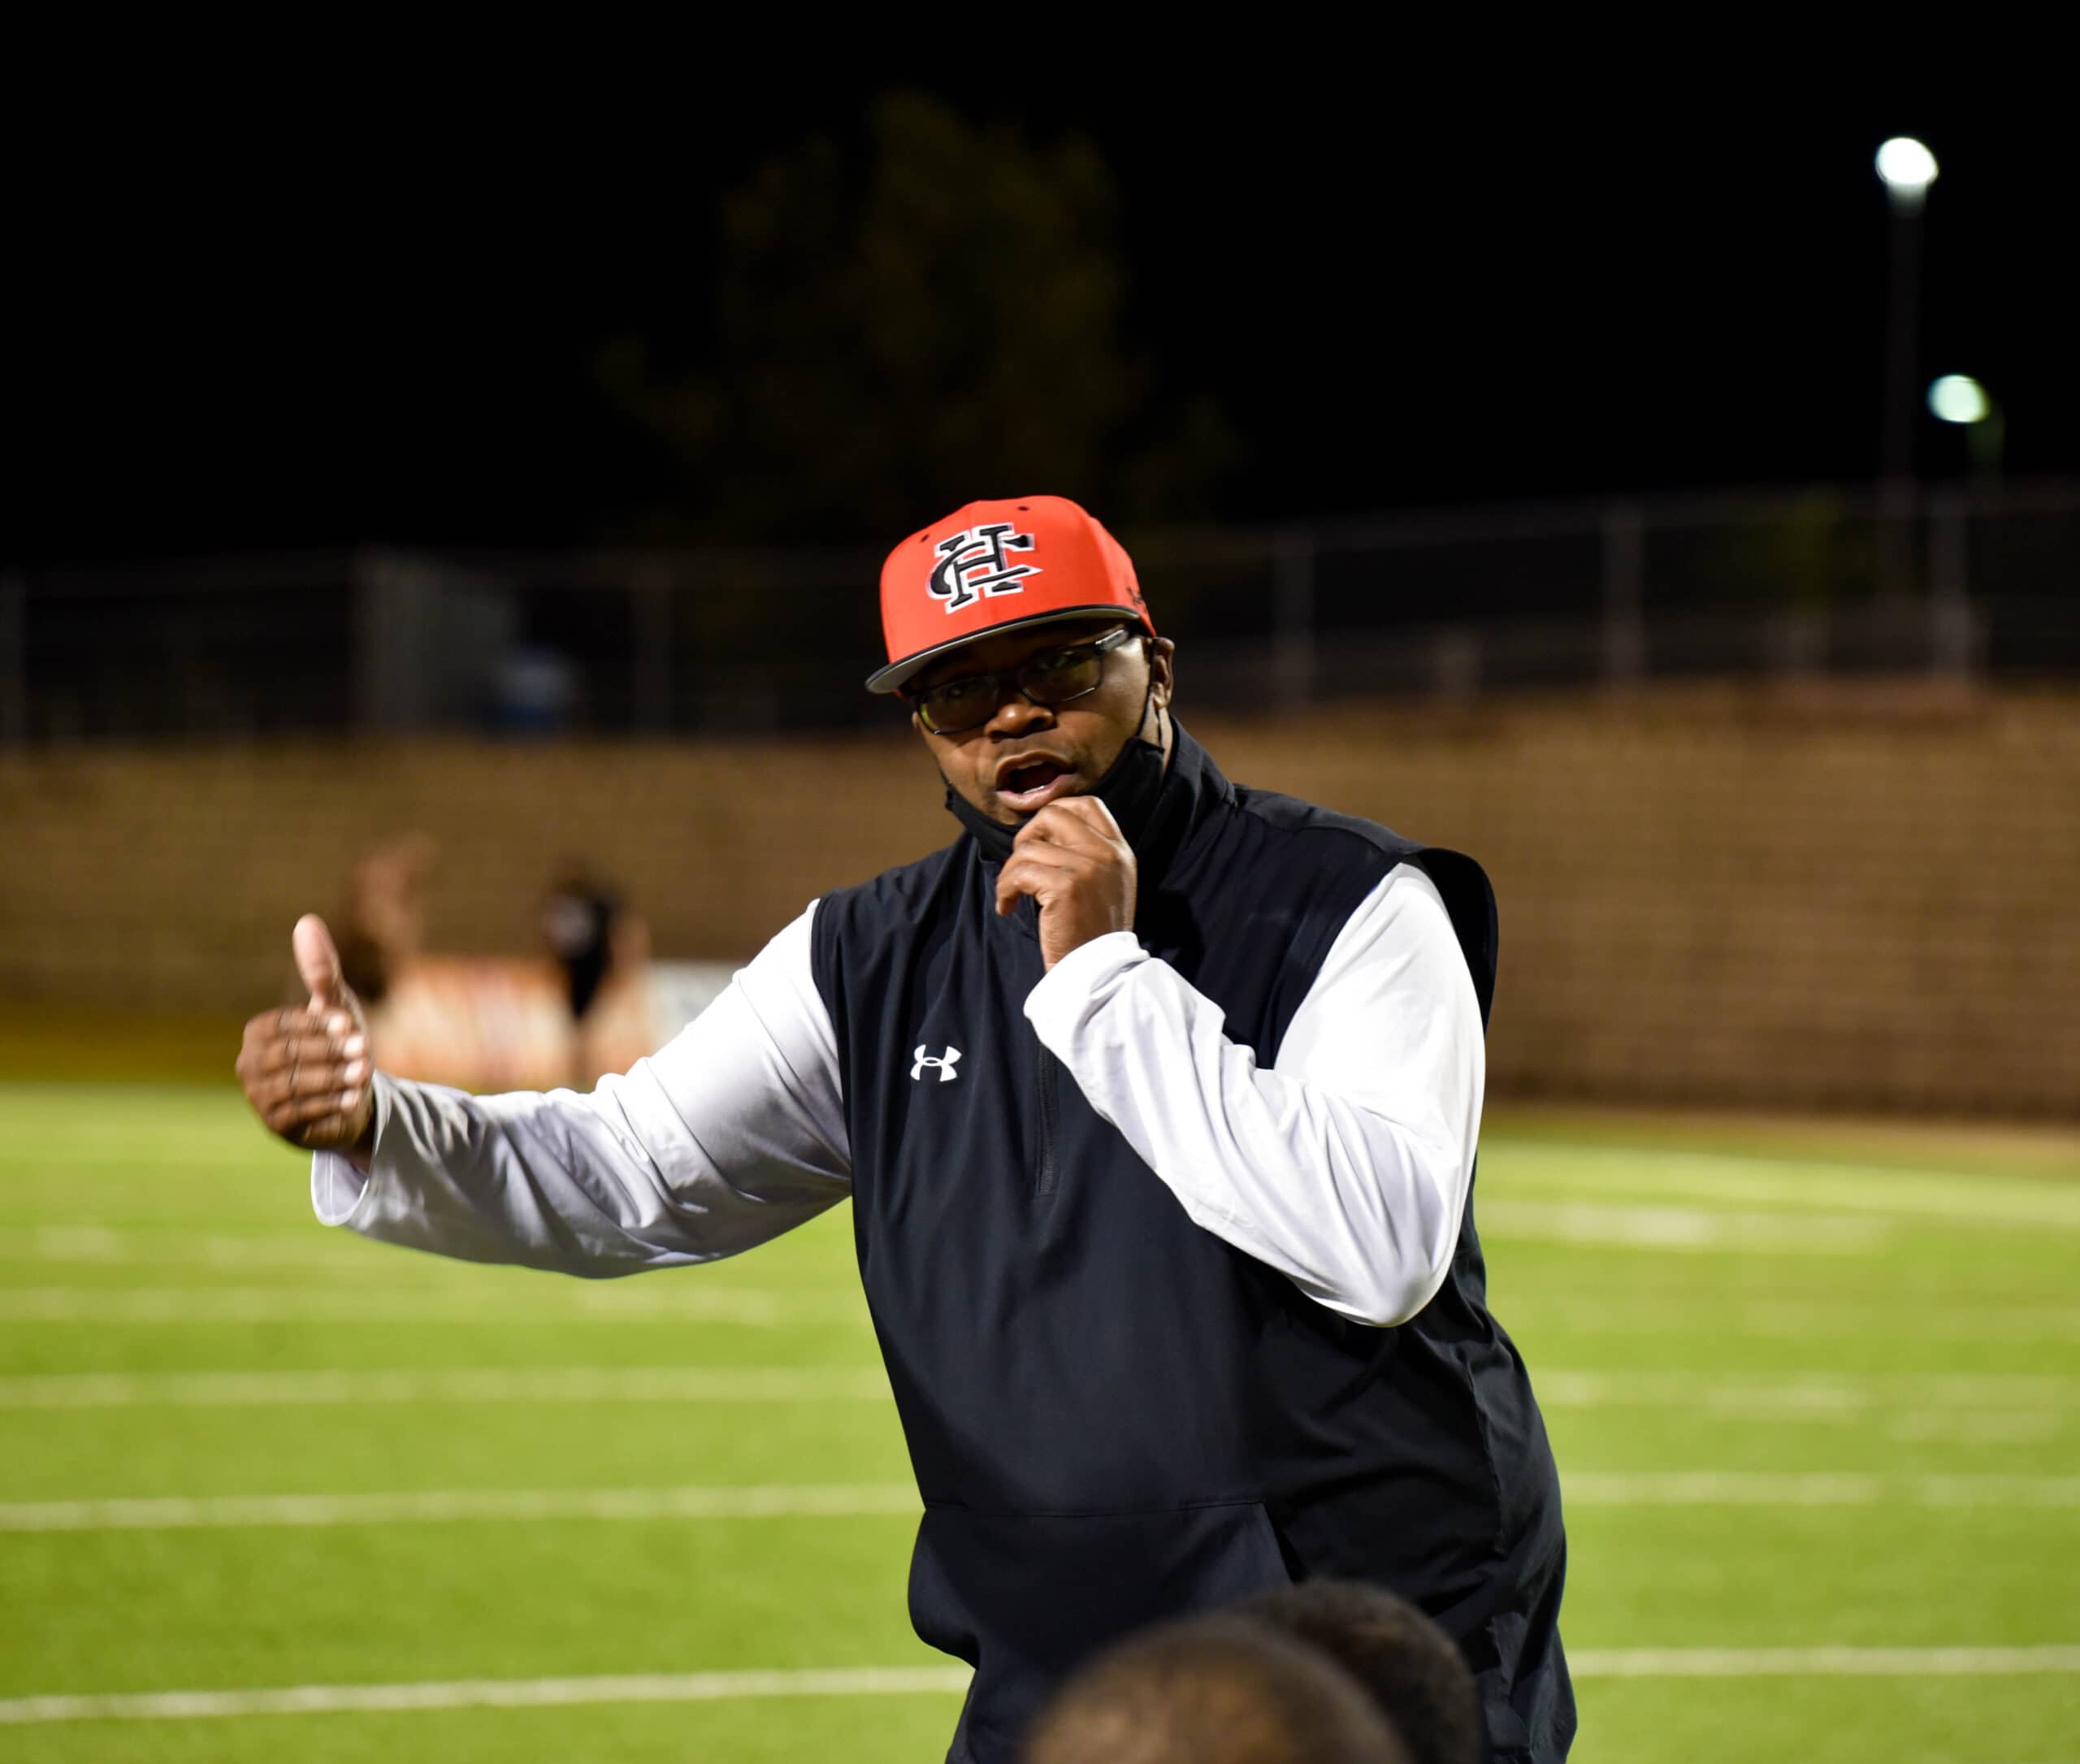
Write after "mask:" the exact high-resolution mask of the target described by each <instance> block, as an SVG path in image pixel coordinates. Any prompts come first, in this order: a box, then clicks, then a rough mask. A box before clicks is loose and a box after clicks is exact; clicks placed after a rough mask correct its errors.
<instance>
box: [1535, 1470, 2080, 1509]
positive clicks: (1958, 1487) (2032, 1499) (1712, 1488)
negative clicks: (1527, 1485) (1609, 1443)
mask: <svg viewBox="0 0 2080 1764" xmlns="http://www.w3.org/2000/svg"><path fill="white" fill-rule="evenodd" d="M1560 1492H1561V1497H1562V1500H1563V1501H1564V1502H1566V1504H1567V1505H1568V1506H1945V1507H1949V1506H2000V1507H2012V1506H2030V1507H2046V1506H2052V1507H2062V1506H2080V1476H2000V1475H1987V1476H1868V1475H1864V1474H1861V1473H1858V1472H1853V1471H1852V1472H1848V1473H1844V1474H1830V1473H1827V1472H1824V1471H1822V1472H1818V1473H1813V1474H1798V1473H1779V1472H1775V1471H1725V1470H1700V1471H1662V1472H1646V1473H1633V1472H1627V1471H1615V1472H1606V1471H1579V1472H1575V1473H1573V1474H1570V1473H1567V1472H1566V1471H1562V1476H1561V1479H1560Z"/></svg>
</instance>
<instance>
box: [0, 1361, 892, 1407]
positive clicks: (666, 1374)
mask: <svg viewBox="0 0 2080 1764" xmlns="http://www.w3.org/2000/svg"><path fill="white" fill-rule="evenodd" d="M888 1400H889V1390H888V1378H887V1376H886V1374H885V1373H884V1372H882V1370H881V1368H880V1367H877V1366H873V1367H817V1366H808V1367H792V1366H764V1367H756V1366H754V1367H699V1366H688V1367H678V1366H634V1367H615V1366H575V1367H511V1368H507V1367H486V1368H483V1369H473V1370H456V1371H444V1372H443V1371H416V1370H414V1371H399V1372H140V1373H128V1372H53V1373H46V1374H40V1375H39V1374H28V1375H24V1376H14V1377H6V1378H0V1409H127V1408H145V1407H165V1408H181V1409H219V1408H229V1409H240V1408H294V1407H300V1406H318V1407H330V1406H340V1405H343V1404H354V1403H417V1402H426V1403H451V1402H517V1403H529V1402H647V1403H658V1402H886V1401H888Z"/></svg>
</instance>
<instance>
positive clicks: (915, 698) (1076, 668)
mask: <svg viewBox="0 0 2080 1764" xmlns="http://www.w3.org/2000/svg"><path fill="white" fill-rule="evenodd" d="M1133 635H1134V632H1133V629H1132V627H1131V626H1122V627H1121V628H1120V629H1119V630H1117V631H1107V632H1106V633H1105V635H1103V636H1102V637H1099V638H1096V639H1093V640H1092V641H1091V642H1090V643H1087V644H1069V645H1068V647H1067V648H1061V649H1049V650H1046V651H1044V652H1042V653H1041V654H1039V655H1037V656H1029V657H1026V658H1025V661H1021V662H1020V663H1019V665H1017V666H1016V667H1015V668H1001V669H999V670H998V671H997V672H996V673H994V674H962V675H961V676H960V678H958V679H952V680H942V681H941V682H940V683H938V685H937V686H928V687H925V689H924V690H923V691H921V692H905V693H904V694H903V697H904V698H905V699H906V700H908V702H909V703H910V704H912V705H913V706H915V707H916V712H917V716H918V719H919V720H920V721H921V722H922V723H923V724H924V726H925V727H926V728H927V729H929V730H930V731H931V732H932V733H933V734H934V735H959V734H960V733H961V732H962V731H963V730H968V729H977V728H980V727H981V726H982V725H983V724H984V723H986V722H988V721H989V720H990V718H991V717H994V716H995V715H996V713H997V706H998V705H999V704H1002V703H1003V699H1004V686H1005V683H1006V682H1009V683H1010V685H1011V688H1012V691H1015V692H1016V693H1017V694H1018V695H1019V696H1020V697H1021V698H1024V699H1026V700H1029V701H1030V702H1031V703H1033V704H1045V705H1046V706H1047V707H1048V708H1049V709H1053V708H1054V707H1055V706H1056V705H1058V704H1068V702H1069V701H1070V700H1072V699H1078V698H1081V697H1083V696H1085V694H1086V693H1090V692H1094V691H1097V690H1098V687H1101V686H1103V684H1104V683H1105V657H1106V656H1107V654H1108V653H1109V652H1111V651H1112V650H1115V649H1116V648H1119V647H1120V644H1123V643H1124V642H1126V641H1127V639H1129V638H1130V637H1132V636H1133Z"/></svg>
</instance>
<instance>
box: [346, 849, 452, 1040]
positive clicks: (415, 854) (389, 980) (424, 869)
mask: <svg viewBox="0 0 2080 1764" xmlns="http://www.w3.org/2000/svg"><path fill="white" fill-rule="evenodd" d="M437 850H438V848H437V847H436V846H435V844H434V843H433V841H432V840H431V839H428V838H427V835H426V834H423V833H408V834H405V835H404V837H402V838H401V839H392V840H391V841H390V842H389V843H388V844H385V845H379V846H378V847H376V848H375V850H374V851H372V852H368V853H366V855H365V856H362V857H361V858H359V859H358V860H356V861H355V863H354V865H353V869H350V870H349V872H348V873H347V885H346V889H345V895H344V898H343V900H342V904H341V908H340V969H341V971H342V972H343V973H345V977H346V982H347V984H348V986H350V987H351V988H352V989H353V993H354V995H355V996H356V997H357V998H358V999H360V1000H361V1001H362V1003H364V1004H380V1003H382V1002H383V999H384V996H385V995H387V994H388V991H389V990H390V988H391V987H392V986H393V985H394V984H396V982H397V977H398V975H399V974H400V973H401V972H402V970H403V969H405V967H407V966H408V965H409V964H410V963H411V961H412V960H414V958H415V957H416V956H418V954H419V953H420V952H421V951H423V949H424V948H425V947H426V904H425V891H426V878H427V873H428V872H429V871H431V869H432V868H433V860H434V858H435V856H436V853H437Z"/></svg>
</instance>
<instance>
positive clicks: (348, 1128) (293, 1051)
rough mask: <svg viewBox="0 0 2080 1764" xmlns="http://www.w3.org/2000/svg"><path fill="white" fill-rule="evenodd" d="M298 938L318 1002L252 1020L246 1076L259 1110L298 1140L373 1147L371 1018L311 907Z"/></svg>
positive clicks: (243, 1061) (294, 937)
mask: <svg viewBox="0 0 2080 1764" xmlns="http://www.w3.org/2000/svg"><path fill="white" fill-rule="evenodd" d="M290 942H291V943H292V945H293V947H294V949H295V951H296V965H297V973H300V974H301V975H302V977H303V983H304V985H305V986H308V987H309V988H310V1003H309V1004H307V1005H306V1006H303V1007H302V1008H297V1007H296V1006H294V1005H288V1006H284V1008H282V1009H280V1010H278V1011H263V1012H261V1013H260V1015H259V1016H256V1017H254V1019H253V1021H251V1022H249V1023H248V1024H247V1025H245V1045H244V1046H243V1047H241V1048H240V1050H239V1054H238V1077H239V1081H240V1082H241V1084H243V1085H244V1086H245V1099H246V1101H247V1102H249V1103H251V1104H252V1105H253V1112H254V1114H256V1115H258V1116H259V1117H260V1119H261V1120H262V1121H264V1122H265V1123H266V1124H267V1127H268V1128H269V1129H271V1131H273V1132H275V1133H280V1135H281V1136H282V1138H284V1139H286V1140H287V1141H288V1142H289V1143H290V1144H291V1145H293V1146H301V1147H302V1148H303V1149H304V1150H306V1151H347V1152H353V1151H361V1152H366V1151H368V1150H369V1149H370V1147H371V1146H372V1145H373V1143H374V1142H375V1091H374V1089H373V1087H372V1086H371V1083H370V1079H371V1077H372V1076H373V1073H374V1068H373V1067H372V1066H371V1064H370V1062H369V1055H368V1025H367V1024H366V1021H364V1020H363V1018H362V1013H361V1004H360V1003H359V1001H358V999H355V997H354V995H353V993H351V992H350V991H349V990H347V982H346V977H345V975H344V974H342V973H340V952H339V951H338V950H337V949H336V948H334V947H333V945H332V933H331V932H330V931H328V930H326V929H325V921H323V919H321V918H319V917H318V916H317V915H316V914H315V913H306V914H305V915H304V916H303V917H301V918H300V919H298V920H297V921H296V930H294V931H293V933H292V934H291V935H290Z"/></svg>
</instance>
